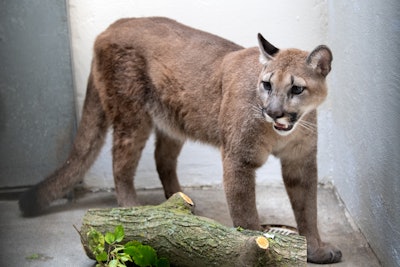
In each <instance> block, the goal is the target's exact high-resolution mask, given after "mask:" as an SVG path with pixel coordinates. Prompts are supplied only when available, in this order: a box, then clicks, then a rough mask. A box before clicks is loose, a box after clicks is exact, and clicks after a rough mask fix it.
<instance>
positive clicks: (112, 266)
mask: <svg viewBox="0 0 400 267" xmlns="http://www.w3.org/2000/svg"><path fill="white" fill-rule="evenodd" d="M118 264H119V260H112V261H110V262H109V263H108V267H118Z"/></svg>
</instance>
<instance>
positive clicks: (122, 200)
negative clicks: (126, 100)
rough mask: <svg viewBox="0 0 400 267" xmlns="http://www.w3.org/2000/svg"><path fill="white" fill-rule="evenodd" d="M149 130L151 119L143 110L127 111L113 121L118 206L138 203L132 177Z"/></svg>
mask: <svg viewBox="0 0 400 267" xmlns="http://www.w3.org/2000/svg"><path fill="white" fill-rule="evenodd" d="M125 114H126V113H125ZM132 114H135V115H132ZM130 116H133V118H130ZM151 130H152V122H151V119H150V117H149V116H148V115H147V114H146V113H144V112H142V113H139V112H138V113H135V112H132V113H128V114H126V115H125V117H122V118H121V121H119V122H114V133H113V150H112V154H113V173H114V182H115V190H116V193H117V200H118V204H119V205H120V206H123V207H129V206H136V205H138V204H139V203H138V201H137V198H136V191H135V187H134V183H133V177H134V175H135V172H136V168H137V165H138V162H139V159H140V156H141V154H142V150H143V148H144V146H145V144H146V141H147V139H148V137H149V135H150V132H151Z"/></svg>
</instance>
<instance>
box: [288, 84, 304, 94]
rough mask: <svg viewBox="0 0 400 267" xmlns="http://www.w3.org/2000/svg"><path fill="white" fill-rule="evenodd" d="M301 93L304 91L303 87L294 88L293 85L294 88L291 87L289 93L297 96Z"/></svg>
mask: <svg viewBox="0 0 400 267" xmlns="http://www.w3.org/2000/svg"><path fill="white" fill-rule="evenodd" d="M303 91H304V87H303V86H296V85H295V86H293V87H292V89H291V91H290V92H291V93H292V94H293V95H299V94H301V93H303Z"/></svg>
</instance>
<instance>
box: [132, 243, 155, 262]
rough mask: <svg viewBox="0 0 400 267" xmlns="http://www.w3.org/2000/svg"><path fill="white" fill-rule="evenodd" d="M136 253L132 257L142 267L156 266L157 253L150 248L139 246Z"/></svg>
mask: <svg viewBox="0 0 400 267" xmlns="http://www.w3.org/2000/svg"><path fill="white" fill-rule="evenodd" d="M135 249H136V253H135V255H134V256H132V255H131V256H132V259H133V261H134V262H135V264H136V265H139V266H140V267H146V266H154V265H156V261H157V254H156V251H155V250H154V249H153V248H152V247H150V246H144V245H141V246H137V247H136V248H135Z"/></svg>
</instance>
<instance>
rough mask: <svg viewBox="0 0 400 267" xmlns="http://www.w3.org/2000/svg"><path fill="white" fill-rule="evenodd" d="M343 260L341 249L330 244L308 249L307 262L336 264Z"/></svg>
mask: <svg viewBox="0 0 400 267" xmlns="http://www.w3.org/2000/svg"><path fill="white" fill-rule="evenodd" d="M341 259H342V252H341V251H340V249H339V248H337V247H335V246H333V245H331V244H329V243H322V245H321V246H320V247H317V248H313V247H311V246H309V247H308V249H307V261H309V262H313V263H335V262H339V261H340V260H341Z"/></svg>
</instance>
